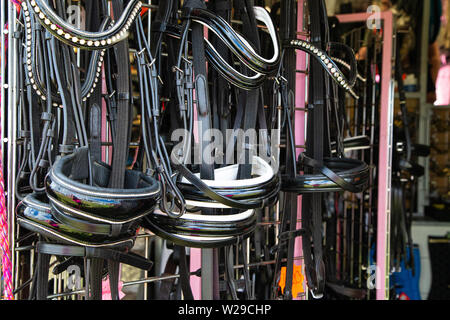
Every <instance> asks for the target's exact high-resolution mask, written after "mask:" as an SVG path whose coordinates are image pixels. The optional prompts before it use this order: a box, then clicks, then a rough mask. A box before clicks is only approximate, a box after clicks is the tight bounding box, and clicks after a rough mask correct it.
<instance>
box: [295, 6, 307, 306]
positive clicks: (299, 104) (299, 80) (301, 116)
mask: <svg viewBox="0 0 450 320" xmlns="http://www.w3.org/2000/svg"><path fill="white" fill-rule="evenodd" d="M303 8H304V1H303V0H299V1H298V7H297V31H302V30H303ZM300 38H301V39H302V40H305V39H304V38H305V37H300ZM306 68H307V54H306V53H305V52H303V51H300V50H297V66H296V69H297V70H306ZM295 107H296V108H300V109H304V108H305V107H306V73H302V72H297V73H296V79H295ZM305 116H306V113H305V111H302V110H298V111H297V110H296V111H295V120H294V121H295V124H294V128H295V144H296V145H305ZM303 151H304V149H297V150H296V154H297V157H298V156H299V155H300V153H301V152H303ZM301 218H302V197H301V196H299V197H298V200H297V219H298V220H299V221H301ZM301 227H302V223H301V222H297V229H301ZM294 257H303V247H302V238H301V237H297V238H296V239H295V245H294ZM294 264H295V265H296V266H299V265H303V260H294ZM302 270H303V271H302V273H303V274H305V272H304V266H303V268H302ZM303 288H305V291H306V285H305V280H303ZM294 299H295V300H296V299H297V298H296V297H294Z"/></svg>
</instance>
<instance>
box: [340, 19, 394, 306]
mask: <svg viewBox="0 0 450 320" xmlns="http://www.w3.org/2000/svg"><path fill="white" fill-rule="evenodd" d="M371 16H372V15H371V14H370V13H360V14H348V15H338V16H337V18H338V19H339V21H340V22H342V23H351V22H365V21H367V20H368V19H369V18H371ZM380 20H381V21H383V22H384V24H383V67H382V80H381V81H382V82H381V109H380V140H379V141H380V150H379V161H378V168H377V175H378V213H377V258H376V259H377V268H376V298H377V300H386V299H387V298H388V297H389V255H388V253H389V238H388V236H389V229H390V212H391V197H390V193H391V176H392V172H391V165H392V130H393V114H394V110H393V109H394V105H393V90H394V85H393V81H394V80H393V77H392V74H393V65H392V56H393V55H392V53H393V34H394V25H393V15H392V12H390V11H386V12H381V13H380Z"/></svg>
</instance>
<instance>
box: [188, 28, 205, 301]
mask: <svg viewBox="0 0 450 320" xmlns="http://www.w3.org/2000/svg"><path fill="white" fill-rule="evenodd" d="M206 34H207V33H206ZM194 100H195V89H194ZM197 119H198V115H197V104H196V103H194V129H193V130H194V141H195V143H199V134H198V133H199V130H198V120H197ZM189 259H190V271H191V272H194V271H197V270H198V269H200V268H201V267H202V250H201V249H198V248H190V257H189ZM190 283H191V290H192V294H193V296H194V299H195V300H201V299H202V278H201V277H197V276H191V279H190Z"/></svg>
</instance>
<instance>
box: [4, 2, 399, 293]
mask: <svg viewBox="0 0 450 320" xmlns="http://www.w3.org/2000/svg"><path fill="white" fill-rule="evenodd" d="M0 3H1V11H0V12H1V34H2V39H1V49H2V50H1V74H2V77H1V119H2V126H1V138H2V143H3V146H4V148H2V156H3V157H2V159H5V165H4V168H5V172H4V177H5V180H6V185H5V187H6V191H7V192H6V199H7V213H8V240H9V246H10V249H11V253H10V257H11V263H12V266H11V267H12V271H13V280H14V282H13V288H14V289H16V291H18V289H20V288H22V287H24V286H27V285H28V284H29V283H28V282H27V281H21V280H19V278H20V277H19V269H20V268H21V263H20V261H19V260H20V259H19V253H20V252H23V251H26V250H30V252H31V256H30V267H29V268H28V270H27V271H28V272H29V273H30V274H32V272H33V268H32V265H33V262H34V260H35V257H34V255H33V251H32V250H31V249H32V248H31V247H19V246H18V245H17V240H18V238H19V237H20V235H18V234H16V220H15V213H14V212H15V207H16V205H17V201H16V199H15V179H16V173H17V171H16V170H17V154H16V145H17V127H16V123H17V116H18V115H17V107H16V106H17V102H18V100H17V99H18V98H17V95H18V92H17V88H16V87H15V83H16V78H15V77H16V73H17V67H18V65H19V62H18V61H17V46H18V41H17V40H16V39H15V35H14V34H15V30H16V25H17V19H16V8H15V4H14V3H13V2H12V1H0ZM290 3H291V5H292V6H294V8H295V7H296V11H297V21H296V26H297V31H296V34H297V37H298V39H308V37H309V33H308V21H307V19H305V18H304V17H305V15H306V13H307V12H305V1H303V0H298V1H297V2H295V1H291V2H290ZM144 7H146V8H148V9H149V10H150V11H151V10H154V9H157V6H155V5H152V1H151V0H149V1H148V2H147V3H146V4H144ZM368 18H369V15H368V14H352V15H339V16H338V19H339V21H340V22H341V23H353V22H365V21H367V19H368ZM380 19H381V20H382V22H383V41H382V57H383V61H382V66H383V69H382V71H381V79H382V83H381V98H380V106H379V112H380V130H379V133H377V134H379V150H378V152H379V159H377V168H376V176H377V178H378V185H377V193H378V200H377V214H376V218H377V228H376V229H377V234H376V248H377V250H376V251H377V256H376V261H377V268H376V299H378V300H386V299H388V298H389V221H390V198H391V197H390V185H391V182H390V181H391V180H390V179H391V162H392V152H393V149H392V147H393V146H392V139H393V137H392V135H393V111H394V110H393V108H394V105H393V99H394V82H393V76H392V74H393V61H392V57H393V56H394V54H393V50H394V45H393V41H394V39H393V38H394V36H393V35H394V25H393V17H392V14H391V13H389V12H385V13H381V17H380ZM149 23H150V21H149ZM7 24H8V27H7V28H6V25H7ZM148 37H149V39H150V33H149V35H148ZM6 41H7V43H8V51H7V55H6V54H5V50H4V48H5V45H6ZM6 61H8V63H6ZM308 68H309V57H308V55H307V54H306V53H304V52H302V51H297V53H296V68H295V71H294V73H293V74H294V75H293V77H294V78H295V144H296V149H297V150H296V153H297V156H298V155H299V154H300V153H301V152H302V151H304V148H305V141H306V139H307V138H308V137H306V132H305V131H306V130H305V127H306V119H307V109H306V106H307V103H308ZM5 74H7V75H8V78H5V77H4V76H3V75H5ZM103 108H106V106H105V105H103ZM104 114H106V113H104ZM103 121H104V123H105V126H104V128H106V129H105V131H104V132H103V136H102V138H103V140H104V141H108V128H107V126H106V123H107V122H106V118H104V119H103ZM372 147H373V145H372ZM103 150H104V153H103V157H104V158H105V159H106V160H107V159H108V157H109V147H107V146H105V147H104V148H103ZM301 199H302V198H301V196H299V197H298V201H297V208H298V211H297V219H298V220H297V228H301V221H302V220H301V219H302V206H301V203H302V201H301ZM277 222H279V221H275V223H277ZM138 240H140V241H142V242H143V249H142V251H143V252H144V254H145V257H146V258H148V257H149V252H150V250H156V252H157V253H160V252H162V247H163V241H161V239H158V238H156V237H155V236H154V235H153V234H150V233H149V232H141V234H140V235H139V236H138ZM301 248H302V240H301V237H298V238H297V239H296V241H295V251H294V261H295V265H301V266H302V267H303V269H304V265H303V251H302V249H301ZM202 253H203V252H202V250H201V249H193V248H191V249H189V255H190V272H191V287H192V291H193V294H194V297H195V299H204V298H205V297H206V298H210V297H211V292H209V291H208V292H205V288H206V285H205V283H207V282H208V281H205V279H203V281H202V279H201V278H200V277H199V276H198V274H197V270H199V269H200V268H203V267H204V265H202V261H203V260H202ZM166 258H167V257H160V258H159V259H161V260H163V259H166ZM273 263H275V262H274V261H265V262H264V263H261V264H256V263H254V264H249V265H248V268H253V267H256V266H264V265H269V264H273ZM244 267H245V266H244V265H242V264H238V263H235V264H234V268H235V269H236V270H239V269H242V268H244ZM367 272H368V271H367ZM158 273H159V274H160V275H159V276H152V277H149V276H148V273H147V272H144V273H143V274H139V276H138V277H136V278H135V279H132V280H127V281H124V282H123V287H124V288H126V287H133V286H140V287H141V288H142V292H143V293H142V298H143V299H144V300H146V299H147V297H148V286H149V284H151V283H155V282H159V281H162V280H167V279H176V278H178V277H179V275H177V274H173V275H162V270H158ZM303 274H304V271H303ZM69 278H70V276H69V274H68V273H66V272H64V273H63V274H60V275H59V276H54V277H53V280H54V282H53V284H54V291H55V294H54V295H52V296H50V297H49V298H52V299H63V298H64V297H67V296H71V297H72V298H73V299H78V298H80V296H82V295H83V294H84V290H83V288H82V287H83V283H81V284H80V285H81V287H79V288H74V289H73V290H70V291H67V290H66V289H65V288H64V285H67V282H68V281H69ZM202 283H203V284H202ZM303 287H304V288H306V282H305V281H303ZM305 291H307V290H305ZM16 298H18V296H17V295H16ZM297 298H298V299H308V298H309V297H308V293H307V292H306V293H303V294H301V295H300V296H298V297H297Z"/></svg>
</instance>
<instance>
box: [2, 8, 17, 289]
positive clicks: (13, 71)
mask: <svg viewBox="0 0 450 320" xmlns="http://www.w3.org/2000/svg"><path fill="white" fill-rule="evenodd" d="M15 31H16V7H15V5H14V4H13V3H12V2H11V1H8V88H7V89H8V107H7V114H8V137H7V144H8V145H7V150H8V161H7V166H6V170H5V171H6V173H7V181H8V182H7V194H6V201H7V212H8V238H9V239H8V240H9V245H10V248H11V250H14V248H15V244H16V237H15V236H16V234H15V225H16V220H15V215H14V208H15V206H16V199H15V186H16V163H17V150H16V139H17V137H16V136H17V68H18V65H19V62H18V61H17V44H18V41H17V39H16V38H15V37H14V33H15ZM15 260H16V259H15V255H11V268H12V274H13V275H14V274H15V270H16V261H15ZM16 281H17V279H15V277H14V276H13V283H12V286H13V289H14V287H15V282H16Z"/></svg>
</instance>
